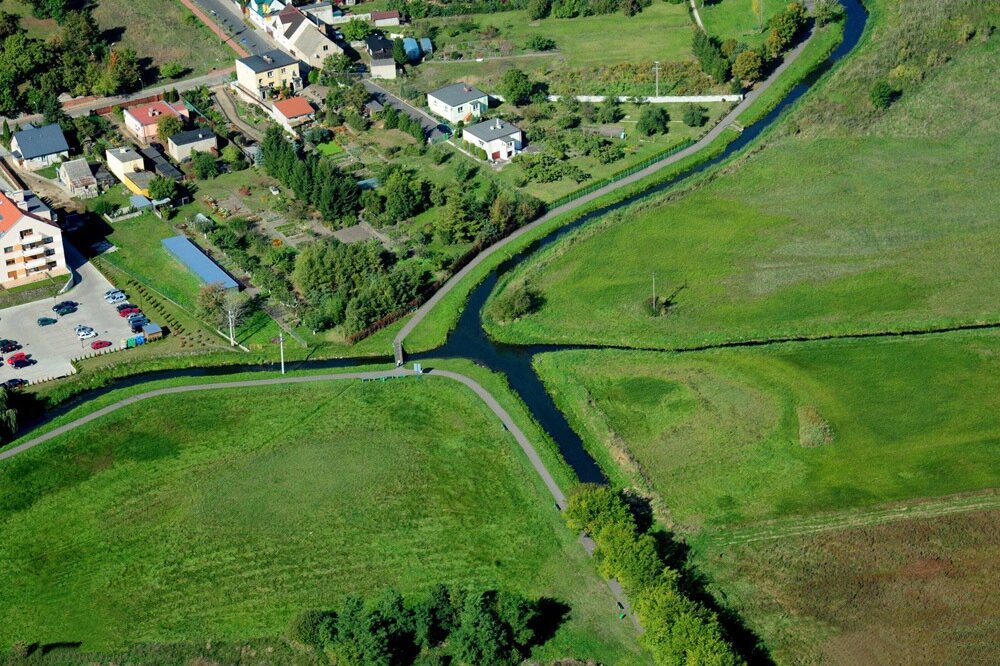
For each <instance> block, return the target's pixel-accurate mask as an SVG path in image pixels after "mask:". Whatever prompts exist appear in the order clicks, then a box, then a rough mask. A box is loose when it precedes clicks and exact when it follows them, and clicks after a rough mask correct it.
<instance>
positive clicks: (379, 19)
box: [371, 9, 399, 28]
mask: <svg viewBox="0 0 1000 666" xmlns="http://www.w3.org/2000/svg"><path fill="white" fill-rule="evenodd" d="M371 17H372V18H371V22H372V24H373V25H374V26H375V27H376V28H383V27H390V26H396V25H399V12H398V11H396V10H395V9H393V10H390V11H386V12H372V13H371Z"/></svg>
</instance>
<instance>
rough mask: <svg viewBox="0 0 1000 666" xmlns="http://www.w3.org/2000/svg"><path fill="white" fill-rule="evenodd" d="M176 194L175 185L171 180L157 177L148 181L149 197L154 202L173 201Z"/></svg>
mask: <svg viewBox="0 0 1000 666" xmlns="http://www.w3.org/2000/svg"><path fill="white" fill-rule="evenodd" d="M176 192H177V183H175V182H174V180H173V179H172V178H166V177H164V176H157V177H155V178H153V180H151V181H149V196H150V198H152V199H153V200H154V201H156V200H159V199H173V198H174V194H175V193H176Z"/></svg>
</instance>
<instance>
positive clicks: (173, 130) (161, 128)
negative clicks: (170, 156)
mask: <svg viewBox="0 0 1000 666" xmlns="http://www.w3.org/2000/svg"><path fill="white" fill-rule="evenodd" d="M183 131H184V122H183V121H182V120H181V119H180V118H178V117H177V116H172V115H170V114H165V115H162V116H160V117H159V118H157V119H156V136H157V138H158V139H159V140H160V143H162V144H163V145H166V144H167V139H169V138H170V137H172V136H174V135H176V134H180V133H181V132H183Z"/></svg>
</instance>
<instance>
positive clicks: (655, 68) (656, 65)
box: [653, 60, 660, 97]
mask: <svg viewBox="0 0 1000 666" xmlns="http://www.w3.org/2000/svg"><path fill="white" fill-rule="evenodd" d="M653 71H654V72H656V96H657V97H659V96H660V61H659V60H657V61H656V62H654V63H653Z"/></svg>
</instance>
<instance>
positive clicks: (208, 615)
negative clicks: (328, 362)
mask: <svg viewBox="0 0 1000 666" xmlns="http://www.w3.org/2000/svg"><path fill="white" fill-rule="evenodd" d="M402 413H405V414H406V415H407V418H405V419H402V418H401V419H395V418H389V417H387V415H393V414H402ZM373 460H378V465H372V464H371V463H372V461H373ZM0 477H2V478H3V480H4V483H2V484H0V488H3V490H2V491H0V521H2V524H3V528H2V529H3V533H4V540H3V543H2V544H0V562H2V563H3V566H2V568H0V569H2V572H3V573H0V580H2V581H3V582H2V585H3V586H4V589H5V590H7V591H8V594H6V595H4V598H3V601H0V604H2V605H3V606H4V610H3V612H0V618H2V619H0V645H6V644H10V643H11V642H13V641H14V640H17V639H27V640H41V641H43V642H45V641H57V640H77V639H79V640H82V641H83V642H84V648H87V649H95V648H97V649H112V648H115V647H119V646H122V645H124V644H127V643H131V642H135V641H142V642H154V643H157V642H174V641H188V640H192V641H196V640H220V641H223V640H243V639H249V638H254V637H270V636H275V635H278V634H280V633H281V632H282V631H283V629H284V628H285V626H286V625H287V623H288V621H289V619H290V618H291V617H293V616H294V615H295V614H296V613H297V612H298V611H300V610H302V609H304V608H312V607H329V606H331V605H334V604H336V603H337V602H338V601H339V600H341V599H343V597H344V596H345V595H347V594H352V593H353V594H363V595H370V594H374V593H376V592H378V591H379V590H381V589H384V588H385V587H386V586H389V585H393V586H396V587H397V588H399V589H401V590H403V591H409V592H412V591H417V590H423V589H427V588H428V587H429V586H430V585H432V584H433V583H434V582H436V581H446V582H451V583H455V584H461V585H467V586H469V587H494V586H495V587H502V588H505V589H515V590H520V591H523V592H525V593H528V594H532V595H546V596H551V597H554V598H556V599H559V600H562V601H564V602H566V603H568V604H569V605H570V606H571V608H572V611H571V615H570V617H569V619H568V620H567V621H566V622H565V623H564V624H563V626H562V627H561V628H560V630H559V632H558V633H557V634H556V636H555V637H554V639H553V640H552V641H551V642H550V643H549V644H547V645H546V646H544V647H543V648H541V649H540V650H539V654H538V655H537V656H538V657H539V658H542V659H554V658H556V657H563V656H566V657H569V656H572V657H580V658H584V657H591V658H595V659H598V660H600V661H602V662H605V663H625V662H628V663H642V662H643V660H642V658H641V656H640V655H639V654H638V650H637V648H636V645H635V638H634V635H633V634H632V630H631V627H630V626H629V625H628V624H627V623H624V622H620V621H618V620H617V616H616V613H615V610H616V609H615V605H614V602H613V600H612V597H611V596H610V593H609V592H608V590H607V588H606V587H605V586H604V584H603V583H602V582H601V581H600V579H599V578H598V577H597V576H596V573H594V570H593V565H592V563H591V562H589V561H588V559H587V557H586V556H585V554H584V552H583V550H582V549H581V548H580V547H579V544H578V543H576V540H575V538H574V536H573V535H572V534H571V533H569V531H568V530H566V529H565V528H564V527H563V526H562V522H561V518H560V516H559V515H558V513H557V512H556V511H555V510H554V509H553V508H552V502H551V498H548V497H546V496H545V493H544V490H543V487H542V486H541V484H540V481H539V480H538V479H537V477H536V476H535V475H534V473H533V472H532V471H531V470H530V467H529V466H528V464H527V461H526V460H525V459H523V457H522V455H521V454H520V451H519V449H518V448H517V447H516V445H515V444H514V442H513V441H512V440H511V439H510V437H509V435H508V434H507V433H506V431H505V430H504V429H503V428H501V427H500V425H499V423H497V422H496V420H495V418H494V417H493V416H492V414H490V413H489V412H488V411H487V409H486V407H485V406H484V405H483V404H482V403H481V402H479V400H478V399H476V398H475V397H474V396H472V394H471V393H468V392H466V391H465V389H464V388H462V387H460V386H458V385H456V384H453V383H451V382H449V381H447V380H444V379H435V378H433V377H425V378H423V379H421V380H417V379H411V380H394V381H391V382H387V383H382V382H371V383H362V382H360V381H352V382H344V383H340V382H331V383H329V384H327V383H323V384H316V385H310V386H286V387H280V388H278V387H268V388H259V389H230V390H223V391H213V392H210V393H206V394H192V395H190V396H184V397H162V398H155V399H152V401H147V402H144V403H143V404H142V406H141V407H136V408H128V409H127V410H125V411H120V412H116V413H115V414H113V415H110V416H108V417H107V418H104V419H101V420H99V421H98V422H96V423H94V424H88V425H87V426H85V427H84V428H83V429H81V430H78V431H76V432H75V433H74V434H73V435H71V436H69V437H67V438H62V439H59V440H55V441H53V442H51V443H49V444H47V445H45V446H44V447H42V448H41V449H35V450H32V451H31V452H30V453H28V454H26V455H24V456H23V457H22V456H19V457H17V458H14V459H12V460H10V461H5V463H4V464H2V465H0ZM39 525H46V528H45V529H44V530H40V529H39V528H38V526H39ZM43 554H44V557H42V555H43ZM57 580H58V581H59V583H58V585H56V584H54V581H57ZM15 581H16V582H15ZM15 609H17V612H15Z"/></svg>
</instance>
